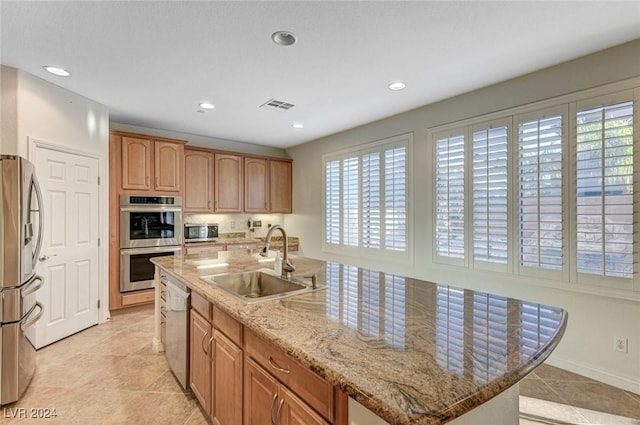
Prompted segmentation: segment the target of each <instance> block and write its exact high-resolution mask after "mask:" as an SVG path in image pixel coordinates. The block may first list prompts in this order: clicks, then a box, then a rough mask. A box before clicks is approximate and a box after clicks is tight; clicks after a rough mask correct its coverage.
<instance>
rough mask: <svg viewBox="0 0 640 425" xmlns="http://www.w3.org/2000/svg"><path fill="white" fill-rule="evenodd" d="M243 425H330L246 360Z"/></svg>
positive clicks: (252, 362)
mask: <svg viewBox="0 0 640 425" xmlns="http://www.w3.org/2000/svg"><path fill="white" fill-rule="evenodd" d="M244 379H245V381H244V387H245V388H244V411H245V417H246V420H245V425H273V424H275V425H329V422H327V421H325V420H324V419H323V418H322V417H321V416H320V415H318V414H317V413H316V412H314V411H313V409H311V407H309V405H307V404H306V403H305V402H304V401H302V400H300V399H299V398H298V397H297V396H296V395H295V394H294V393H293V392H291V391H290V390H289V389H288V388H287V387H285V386H284V385H283V384H281V383H279V382H278V381H277V380H276V379H275V378H274V377H273V376H271V374H269V373H268V372H267V371H266V370H264V369H263V368H262V367H261V366H260V365H259V364H258V363H256V362H255V361H254V360H253V359H251V358H248V357H247V358H246V359H245V375H244Z"/></svg>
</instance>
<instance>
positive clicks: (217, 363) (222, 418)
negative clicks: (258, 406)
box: [211, 330, 242, 425]
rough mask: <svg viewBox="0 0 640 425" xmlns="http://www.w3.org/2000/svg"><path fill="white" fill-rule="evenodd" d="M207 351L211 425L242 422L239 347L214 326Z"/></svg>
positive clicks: (240, 356) (238, 423)
mask: <svg viewBox="0 0 640 425" xmlns="http://www.w3.org/2000/svg"><path fill="white" fill-rule="evenodd" d="M211 354H212V357H213V359H212V361H213V381H212V386H213V394H212V395H213V400H212V404H211V421H212V422H213V423H214V424H215V425H242V349H240V348H239V347H238V346H236V345H235V344H234V343H233V342H232V341H231V340H230V339H229V338H227V337H226V336H224V335H223V334H222V333H221V332H219V331H217V330H214V331H213V345H212V347H211Z"/></svg>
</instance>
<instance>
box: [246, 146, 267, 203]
mask: <svg viewBox="0 0 640 425" xmlns="http://www.w3.org/2000/svg"><path fill="white" fill-rule="evenodd" d="M267 164H268V160H266V159H261V158H245V159H244V210H245V212H248V213H266V212H269V205H268V198H267V197H268V196H269V184H268V183H269V182H268V180H267V175H268V171H269V170H268V168H267Z"/></svg>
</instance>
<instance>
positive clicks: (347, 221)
mask: <svg viewBox="0 0 640 425" xmlns="http://www.w3.org/2000/svg"><path fill="white" fill-rule="evenodd" d="M358 162H359V161H358V158H357V157H355V158H347V159H345V160H343V161H342V243H343V244H344V245H347V246H358V222H359V220H360V217H359V215H360V209H359V208H358V205H359V201H360V200H359V190H358V186H359V166H358Z"/></svg>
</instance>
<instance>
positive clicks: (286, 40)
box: [271, 31, 297, 46]
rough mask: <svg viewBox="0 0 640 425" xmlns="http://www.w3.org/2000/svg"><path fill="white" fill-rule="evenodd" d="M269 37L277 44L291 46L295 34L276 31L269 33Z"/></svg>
mask: <svg viewBox="0 0 640 425" xmlns="http://www.w3.org/2000/svg"><path fill="white" fill-rule="evenodd" d="M271 39H272V40H273V42H274V43H276V44H277V45H278V46H291V45H292V44H294V43H295V42H296V41H297V40H296V36H295V35H294V34H293V33H291V32H289V31H276V32H274V33H273V34H271Z"/></svg>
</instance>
